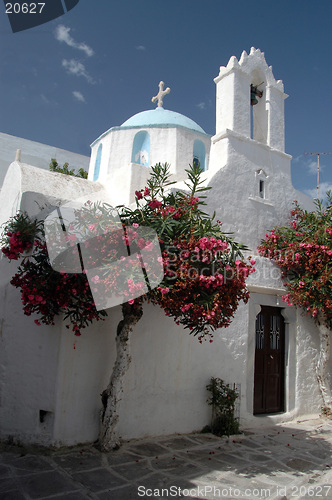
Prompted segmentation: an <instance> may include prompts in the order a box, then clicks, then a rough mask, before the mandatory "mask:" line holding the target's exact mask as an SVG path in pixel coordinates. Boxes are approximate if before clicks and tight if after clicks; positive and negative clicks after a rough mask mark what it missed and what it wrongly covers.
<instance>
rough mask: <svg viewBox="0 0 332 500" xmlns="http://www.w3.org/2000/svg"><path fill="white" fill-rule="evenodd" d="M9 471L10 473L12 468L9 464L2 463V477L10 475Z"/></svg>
mask: <svg viewBox="0 0 332 500" xmlns="http://www.w3.org/2000/svg"><path fill="white" fill-rule="evenodd" d="M9 473H10V468H9V467H7V465H0V479H1V478H2V477H6V476H8V474H9Z"/></svg>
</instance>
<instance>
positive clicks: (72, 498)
mask: <svg viewBox="0 0 332 500" xmlns="http://www.w3.org/2000/svg"><path fill="white" fill-rule="evenodd" d="M46 498H48V497H46ZM85 499H87V500H91V496H90V495H88V494H85V493H84V492H83V491H82V490H80V491H76V492H75V491H74V492H73V493H61V494H60V495H56V496H52V497H51V498H50V500H85Z"/></svg>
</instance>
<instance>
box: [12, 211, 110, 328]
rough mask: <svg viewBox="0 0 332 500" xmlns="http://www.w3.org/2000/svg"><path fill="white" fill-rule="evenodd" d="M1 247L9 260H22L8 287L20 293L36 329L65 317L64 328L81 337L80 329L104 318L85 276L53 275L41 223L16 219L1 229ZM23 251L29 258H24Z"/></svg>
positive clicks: (18, 216) (19, 217) (23, 216)
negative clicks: (11, 286)
mask: <svg viewBox="0 0 332 500" xmlns="http://www.w3.org/2000/svg"><path fill="white" fill-rule="evenodd" d="M2 245H3V247H2V252H3V253H4V255H6V257H8V258H9V259H15V260H17V259H19V258H21V257H23V260H22V262H21V264H20V265H19V267H18V270H17V272H16V274H15V275H14V276H13V278H12V280H11V282H10V283H11V284H12V285H14V286H15V287H17V288H20V290H21V300H22V303H23V310H24V314H26V315H27V316H30V315H31V314H33V313H36V314H37V315H38V319H36V320H35V323H36V324H37V325H40V324H41V323H43V324H46V325H54V320H55V317H56V316H58V315H59V314H64V319H65V320H67V319H68V323H69V324H68V325H67V328H69V327H70V326H69V325H71V327H72V330H73V332H74V333H75V335H80V330H81V329H82V328H84V327H85V326H87V325H88V324H89V323H91V322H92V321H93V320H99V319H102V318H103V316H106V312H105V311H97V310H96V308H95V307H94V304H93V300H92V295H91V291H90V288H89V284H88V281H87V279H86V276H85V274H83V273H80V274H68V273H64V272H63V273H58V272H56V271H54V269H53V268H52V266H51V265H50V262H49V258H48V253H47V248H46V243H45V239H44V230H43V225H42V223H41V222H40V221H31V220H30V219H29V217H28V216H27V215H26V214H21V213H19V214H17V215H15V216H14V217H13V218H12V219H11V220H10V221H9V223H8V224H7V225H6V227H5V229H4V232H3V237H2ZM26 251H30V254H28V255H24V253H25V252H26Z"/></svg>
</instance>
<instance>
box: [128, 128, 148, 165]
mask: <svg viewBox="0 0 332 500" xmlns="http://www.w3.org/2000/svg"><path fill="white" fill-rule="evenodd" d="M131 162H132V163H138V164H139V165H145V166H146V167H148V166H149V165H150V135H149V133H148V132H146V131H145V130H141V131H140V132H137V134H136V135H135V137H134V142H133V149H132V153H131Z"/></svg>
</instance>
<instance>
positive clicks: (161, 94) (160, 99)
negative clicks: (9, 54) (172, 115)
mask: <svg viewBox="0 0 332 500" xmlns="http://www.w3.org/2000/svg"><path fill="white" fill-rule="evenodd" d="M164 85H165V84H164V82H159V92H158V94H157V95H156V96H155V97H152V99H151V101H152V102H156V101H158V107H159V108H161V107H162V105H163V97H164V95H166V94H169V93H170V91H171V89H170V88H169V87H167V89H165V90H164Z"/></svg>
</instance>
